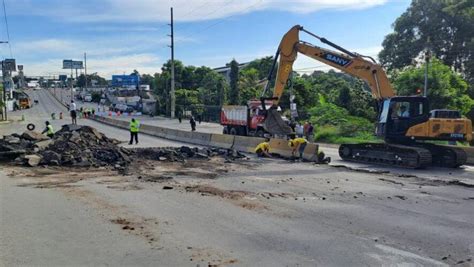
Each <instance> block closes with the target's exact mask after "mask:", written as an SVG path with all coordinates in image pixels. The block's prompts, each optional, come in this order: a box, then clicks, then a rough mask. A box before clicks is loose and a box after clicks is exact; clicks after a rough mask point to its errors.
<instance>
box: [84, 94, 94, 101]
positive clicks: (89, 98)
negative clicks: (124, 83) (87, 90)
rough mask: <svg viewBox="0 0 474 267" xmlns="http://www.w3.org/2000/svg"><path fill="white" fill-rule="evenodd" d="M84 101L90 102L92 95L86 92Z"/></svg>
mask: <svg viewBox="0 0 474 267" xmlns="http://www.w3.org/2000/svg"><path fill="white" fill-rule="evenodd" d="M83 100H84V102H92V95H90V94H87V95H85V96H84V99H83Z"/></svg>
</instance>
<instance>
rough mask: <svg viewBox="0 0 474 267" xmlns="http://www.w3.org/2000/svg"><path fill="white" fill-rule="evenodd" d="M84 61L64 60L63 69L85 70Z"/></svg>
mask: <svg viewBox="0 0 474 267" xmlns="http://www.w3.org/2000/svg"><path fill="white" fill-rule="evenodd" d="M83 68H84V67H83V65H82V61H74V60H72V59H64V60H63V69H83Z"/></svg>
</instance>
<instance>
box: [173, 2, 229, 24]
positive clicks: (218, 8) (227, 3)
mask: <svg viewBox="0 0 474 267" xmlns="http://www.w3.org/2000/svg"><path fill="white" fill-rule="evenodd" d="M233 1H234V0H230V1H228V2H226V3H225V4H224V5H222V6H218V7H217V8H216V9H214V10H212V11H211V12H209V13H207V14H204V15H203V16H202V17H201V20H206V17H208V16H209V15H212V14H214V13H216V12H217V11H219V10H222V9H223V8H225V7H226V6H228V5H230V4H231V3H232V2H233ZM209 2H210V1H208V2H206V3H204V4H203V5H201V6H199V7H197V8H195V9H193V10H191V12H188V13H186V14H185V15H183V16H186V15H189V14H191V13H192V12H193V11H196V10H198V9H199V8H201V7H203V6H205V5H206V4H207V3H209ZM190 26H191V25H190V24H188V25H186V26H182V27H176V29H177V30H183V29H186V28H189V27H190Z"/></svg>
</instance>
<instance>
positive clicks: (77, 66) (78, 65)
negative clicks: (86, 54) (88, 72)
mask: <svg viewBox="0 0 474 267" xmlns="http://www.w3.org/2000/svg"><path fill="white" fill-rule="evenodd" d="M72 68H73V69H83V68H84V67H83V66H82V61H73V62H72Z"/></svg>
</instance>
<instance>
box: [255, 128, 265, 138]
mask: <svg viewBox="0 0 474 267" xmlns="http://www.w3.org/2000/svg"><path fill="white" fill-rule="evenodd" d="M264 135H265V132H264V131H263V130H262V129H260V130H258V131H256V132H255V136H256V137H263V136H264Z"/></svg>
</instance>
